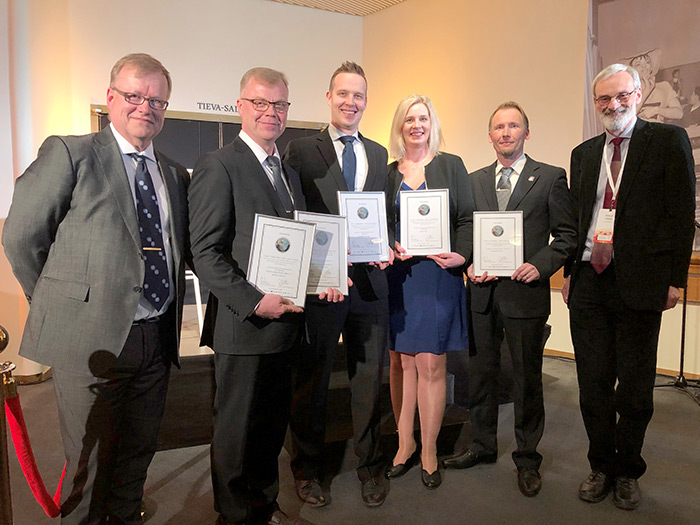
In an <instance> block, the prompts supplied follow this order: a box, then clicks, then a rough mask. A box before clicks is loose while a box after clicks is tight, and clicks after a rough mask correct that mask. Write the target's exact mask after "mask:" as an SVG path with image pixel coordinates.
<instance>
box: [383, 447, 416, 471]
mask: <svg viewBox="0 0 700 525" xmlns="http://www.w3.org/2000/svg"><path fill="white" fill-rule="evenodd" d="M419 457H420V450H418V449H417V448H416V450H415V451H414V452H413V454H411V455H410V457H409V458H408V459H407V460H406V463H399V464H398V465H392V466H391V467H389V468H388V469H386V471H385V472H384V477H385V478H386V479H396V478H400V477H401V476H403V475H404V474H406V472H408V471H409V470H411V468H413V465H415V464H416V463H418V458H419Z"/></svg>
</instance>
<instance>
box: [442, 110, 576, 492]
mask: <svg viewBox="0 0 700 525" xmlns="http://www.w3.org/2000/svg"><path fill="white" fill-rule="evenodd" d="M529 138H530V125H529V121H528V118H527V115H526V114H525V111H524V110H523V109H522V108H521V107H520V106H519V105H518V104H517V103H515V102H505V103H503V104H501V105H500V106H498V107H497V108H496V110H495V111H494V112H493V114H492V115H491V118H490V120H489V142H491V144H492V145H493V148H494V150H495V151H496V158H497V160H496V162H495V163H493V164H491V165H490V166H487V167H485V168H482V169H480V170H478V171H475V172H474V173H472V174H471V176H470V178H471V183H472V191H473V194H474V202H475V204H476V209H477V211H513V210H520V211H522V213H523V250H524V253H523V260H524V261H525V262H524V263H523V264H522V265H521V266H519V267H518V268H517V269H516V270H515V271H514V272H513V274H512V275H511V276H510V278H500V279H499V278H497V277H495V276H493V275H489V274H488V272H484V274H483V275H475V274H474V267H473V265H471V266H469V268H468V270H467V275H468V277H469V281H470V284H469V290H470V294H471V320H472V327H473V336H474V343H475V347H476V348H475V349H474V355H472V356H471V357H470V359H469V368H468V370H469V405H470V416H471V424H472V438H473V441H472V445H471V447H470V448H469V449H468V450H466V451H465V452H463V453H461V454H458V455H456V456H453V457H452V458H448V459H446V460H445V466H446V467H448V468H470V467H473V466H474V465H477V464H479V463H494V462H495V461H496V458H497V452H498V448H497V443H496V433H497V428H498V374H499V365H500V348H501V343H502V342H503V338H504V336H505V339H506V341H507V343H508V348H509V349H510V355H511V358H512V361H513V375H514V378H513V401H514V411H515V438H516V444H517V448H516V450H515V451H514V452H513V461H514V462H515V465H516V467H517V469H518V488H519V489H520V491H521V492H522V493H523V495H525V496H528V497H532V496H535V495H537V494H538V493H539V491H540V488H541V486H542V481H541V477H540V473H539V467H540V464H541V462H542V455H541V454H540V453H539V452H537V445H538V443H539V441H540V439H541V437H542V433H543V430H544V401H543V396H542V345H543V339H544V330H545V323H546V321H547V318H548V317H549V314H550V302H551V300H550V292H549V278H550V277H551V276H552V274H554V272H556V271H557V270H558V269H559V268H560V267H561V266H562V265H563V264H564V261H565V260H566V258H567V257H568V256H569V255H570V254H571V253H572V252H573V250H574V248H575V246H576V230H575V227H574V222H573V216H572V212H571V201H570V198H569V190H568V187H567V184H566V173H565V171H564V170H563V169H562V168H557V167H554V166H550V165H547V164H543V163H541V162H537V161H535V160H533V159H531V158H530V157H528V156H527V155H525V153H524V148H525V141H526V140H527V139H529ZM550 236H551V238H552V240H551V242H550Z"/></svg>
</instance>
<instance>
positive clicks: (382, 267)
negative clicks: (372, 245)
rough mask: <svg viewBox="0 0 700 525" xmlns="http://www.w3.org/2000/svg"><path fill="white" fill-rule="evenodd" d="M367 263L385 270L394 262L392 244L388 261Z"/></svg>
mask: <svg viewBox="0 0 700 525" xmlns="http://www.w3.org/2000/svg"><path fill="white" fill-rule="evenodd" d="M367 264H369V265H370V266H374V267H375V268H379V269H380V270H385V269H386V268H387V267H388V266H389V265H391V264H394V250H392V249H391V246H389V260H388V261H375V262H370V263H367Z"/></svg>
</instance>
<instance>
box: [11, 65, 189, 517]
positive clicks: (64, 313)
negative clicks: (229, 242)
mask: <svg viewBox="0 0 700 525" xmlns="http://www.w3.org/2000/svg"><path fill="white" fill-rule="evenodd" d="M170 91H171V80H170V74H169V73H168V71H167V70H166V69H165V68H164V67H163V65H162V64H161V63H160V62H159V61H158V60H156V59H155V58H153V57H151V56H149V55H146V54H141V53H138V54H131V55H127V56H125V57H123V58H122V59H120V60H119V61H118V62H117V63H116V64H115V65H114V67H113V69H112V74H111V79H110V86H109V88H108V89H107V107H108V108H109V117H110V120H111V124H110V126H109V127H106V128H105V129H103V130H102V131H100V132H99V133H94V134H91V135H84V136H80V137H75V136H71V137H57V136H54V137H49V138H48V139H46V141H45V142H44V144H43V145H42V146H41V149H40V150H39V155H38V158H37V159H36V160H35V161H34V162H33V163H32V164H31V166H29V168H28V169H27V171H25V173H24V174H23V175H21V176H20V177H19V178H18V179H17V183H16V186H15V192H14V199H13V202H12V207H11V209H10V213H9V216H8V218H7V221H6V223H5V228H4V232H3V244H4V246H5V253H6V254H7V258H8V259H9V261H10V263H11V264H12V269H13V271H14V273H15V275H16V276H17V279H18V280H19V282H20V284H21V285H22V288H23V290H24V292H25V294H26V296H27V299H28V300H29V302H30V304H31V307H30V310H29V317H28V319H27V324H26V327H25V331H24V337H23V339H22V344H21V348H20V353H21V354H22V355H23V356H24V357H27V358H29V359H32V360H34V361H37V362H40V363H43V364H45V365H48V366H51V367H53V378H54V387H55V391H56V399H57V404H58V412H59V416H60V421H61V433H62V436H63V446H64V452H65V456H66V475H65V481H64V484H63V491H62V497H61V515H62V523H64V524H67V523H71V524H72V523H104V522H106V521H107V520H108V521H109V522H110V523H112V522H114V523H141V513H140V506H141V499H142V496H143V485H144V482H145V481H146V471H147V469H148V465H149V463H150V462H151V459H152V457H153V454H154V452H155V450H156V440H157V436H158V429H159V426H160V420H161V417H162V415H163V408H164V405H165V393H166V389H167V385H168V376H169V370H170V363H175V364H177V362H178V352H177V349H178V343H179V331H180V321H181V314H182V300H183V297H184V289H185V280H184V264H185V263H184V259H185V257H186V256H187V253H188V242H187V236H186V234H187V185H188V183H189V176H188V174H187V171H185V169H184V168H183V167H182V166H179V165H178V164H175V163H173V162H172V161H171V160H170V159H168V158H167V157H165V156H164V155H162V154H160V153H159V152H157V151H155V150H154V149H153V143H152V141H153V139H154V138H155V136H156V135H157V134H158V133H159V132H160V130H161V129H162V127H163V120H164V115H165V109H166V108H167V107H168V98H169V97H170Z"/></svg>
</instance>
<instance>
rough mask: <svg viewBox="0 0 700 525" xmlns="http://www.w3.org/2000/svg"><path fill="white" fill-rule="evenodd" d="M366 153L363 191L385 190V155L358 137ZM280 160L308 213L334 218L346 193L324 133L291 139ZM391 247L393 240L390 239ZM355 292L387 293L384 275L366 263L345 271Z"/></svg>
mask: <svg viewBox="0 0 700 525" xmlns="http://www.w3.org/2000/svg"><path fill="white" fill-rule="evenodd" d="M360 140H361V141H362V143H363V144H364V146H365V151H366V152H367V162H368V171H367V179H366V181H365V185H364V188H363V191H386V189H387V176H386V170H387V167H386V165H387V152H386V149H384V148H383V147H382V146H380V145H379V144H377V143H376V142H373V141H371V140H369V139H367V138H365V137H363V136H362V135H361V134H360ZM284 160H285V162H287V163H288V164H289V165H290V166H291V167H292V168H294V169H295V170H296V171H297V172H298V173H299V176H300V177H301V186H302V191H303V192H304V196H305V197H306V204H307V207H308V209H309V211H312V212H317V213H330V214H333V215H338V213H339V208H338V195H337V192H338V191H348V187H347V184H346V183H345V178H344V177H343V171H342V169H341V167H340V164H338V156H337V155H336V153H335V148H334V147H333V141H332V140H331V137H330V135H329V134H328V130H325V131H322V132H321V133H318V134H316V135H312V136H310V137H304V138H301V139H297V140H293V141H291V142H290V143H289V144H288V145H287V150H286V151H285V153H284ZM390 242H391V244H393V240H391V239H390ZM349 274H350V278H351V279H352V280H353V283H354V286H355V290H356V291H357V292H358V293H359V295H360V297H362V298H363V299H364V300H365V301H370V302H371V301H374V300H376V299H378V298H384V297H387V296H388V294H389V290H388V286H387V282H386V276H385V275H384V273H383V272H382V271H381V270H379V269H377V268H374V267H372V266H368V265H366V264H359V265H353V266H351V267H350V268H349Z"/></svg>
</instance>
